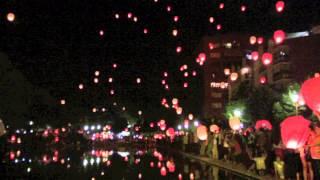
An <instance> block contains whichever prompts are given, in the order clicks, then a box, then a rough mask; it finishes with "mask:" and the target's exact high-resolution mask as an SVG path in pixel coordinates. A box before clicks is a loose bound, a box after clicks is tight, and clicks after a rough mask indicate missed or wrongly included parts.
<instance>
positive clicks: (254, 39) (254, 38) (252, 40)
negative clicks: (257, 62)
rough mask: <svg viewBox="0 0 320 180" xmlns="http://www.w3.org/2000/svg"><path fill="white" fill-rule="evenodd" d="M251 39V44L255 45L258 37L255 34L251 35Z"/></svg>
mask: <svg viewBox="0 0 320 180" xmlns="http://www.w3.org/2000/svg"><path fill="white" fill-rule="evenodd" d="M249 41H250V44H251V45H254V44H256V42H257V38H256V37H255V36H251V37H250V40H249Z"/></svg>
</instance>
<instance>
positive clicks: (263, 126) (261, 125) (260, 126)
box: [255, 120, 272, 131]
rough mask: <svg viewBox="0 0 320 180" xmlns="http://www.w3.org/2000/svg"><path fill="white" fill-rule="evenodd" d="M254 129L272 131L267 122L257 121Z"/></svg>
mask: <svg viewBox="0 0 320 180" xmlns="http://www.w3.org/2000/svg"><path fill="white" fill-rule="evenodd" d="M255 128H256V129H257V130H258V129H267V130H270V131H271V130H272V125H271V123H270V122H269V121H268V120H258V121H257V122H256V125H255Z"/></svg>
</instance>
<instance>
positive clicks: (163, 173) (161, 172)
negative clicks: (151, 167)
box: [160, 166, 167, 176]
mask: <svg viewBox="0 0 320 180" xmlns="http://www.w3.org/2000/svg"><path fill="white" fill-rule="evenodd" d="M160 174H161V176H166V175H167V169H166V167H164V166H162V167H161V169H160Z"/></svg>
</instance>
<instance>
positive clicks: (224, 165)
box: [180, 152, 276, 180]
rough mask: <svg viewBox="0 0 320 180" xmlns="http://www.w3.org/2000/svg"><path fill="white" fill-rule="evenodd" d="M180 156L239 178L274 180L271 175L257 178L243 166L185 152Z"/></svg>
mask: <svg viewBox="0 0 320 180" xmlns="http://www.w3.org/2000/svg"><path fill="white" fill-rule="evenodd" d="M180 153H181V155H183V156H184V157H186V158H189V159H193V160H197V161H201V162H204V163H207V164H210V165H213V166H216V167H218V168H220V169H222V170H227V171H229V172H232V173H234V174H237V175H239V176H241V177H244V178H248V179H259V180H260V179H261V180H271V179H276V178H275V177H274V176H272V175H265V176H259V175H257V174H256V173H254V172H249V171H248V169H247V168H246V167H244V166H243V165H236V164H233V163H231V162H226V161H223V160H213V159H210V158H208V157H203V156H199V155H193V154H190V153H185V152H180Z"/></svg>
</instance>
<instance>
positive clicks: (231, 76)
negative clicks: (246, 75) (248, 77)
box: [230, 72, 239, 81]
mask: <svg viewBox="0 0 320 180" xmlns="http://www.w3.org/2000/svg"><path fill="white" fill-rule="evenodd" d="M238 76H239V75H238V73H236V72H233V73H231V75H230V80H231V81H236V80H237V79H238Z"/></svg>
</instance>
